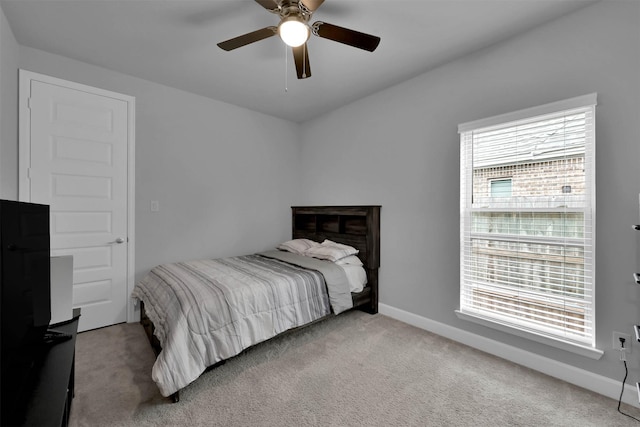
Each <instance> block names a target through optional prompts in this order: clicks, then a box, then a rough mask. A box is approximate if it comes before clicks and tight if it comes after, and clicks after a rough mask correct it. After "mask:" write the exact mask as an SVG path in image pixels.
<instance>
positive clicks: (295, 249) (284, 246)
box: [278, 239, 320, 255]
mask: <svg viewBox="0 0 640 427" xmlns="http://www.w3.org/2000/svg"><path fill="white" fill-rule="evenodd" d="M314 246H320V243H318V242H314V241H313V240H309V239H293V240H287V241H286V242H283V243H280V244H279V245H278V249H280V250H281V251H287V252H291V253H294V254H298V255H304V253H305V251H307V250H308V249H310V248H313V247H314Z"/></svg>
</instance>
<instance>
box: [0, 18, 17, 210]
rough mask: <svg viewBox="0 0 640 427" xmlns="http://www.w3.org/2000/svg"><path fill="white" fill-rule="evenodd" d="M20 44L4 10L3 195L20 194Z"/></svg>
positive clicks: (0, 65) (0, 92)
mask: <svg viewBox="0 0 640 427" xmlns="http://www.w3.org/2000/svg"><path fill="white" fill-rule="evenodd" d="M17 68H18V44H17V43H16V39H15V38H14V37H13V33H12V32H11V28H9V23H8V22H7V19H6V18H5V16H4V13H1V11H0V141H1V142H2V143H1V144H0V198H2V199H12V200H14V199H16V198H17V197H18V164H17V161H16V159H17V157H18V144H17V140H18V85H17V78H18V71H17Z"/></svg>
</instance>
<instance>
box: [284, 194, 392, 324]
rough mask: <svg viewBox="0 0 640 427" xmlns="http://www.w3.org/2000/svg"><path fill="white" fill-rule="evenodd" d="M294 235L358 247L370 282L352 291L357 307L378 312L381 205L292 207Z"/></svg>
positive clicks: (297, 237) (295, 236)
mask: <svg viewBox="0 0 640 427" xmlns="http://www.w3.org/2000/svg"><path fill="white" fill-rule="evenodd" d="M291 214H292V218H291V225H292V228H293V230H292V238H294V239H311V240H315V241H316V242H322V241H323V240H324V239H329V240H333V241H334V242H338V243H343V244H345V245H349V246H353V247H355V248H356V249H358V250H359V251H360V252H359V253H358V257H359V258H360V259H361V260H362V263H363V264H364V268H365V270H366V271H367V285H366V287H365V288H364V290H363V291H362V292H359V293H357V294H352V297H353V305H354V307H359V308H362V309H363V310H366V311H367V312H369V313H372V314H374V313H377V312H378V268H379V267H380V206H292V207H291Z"/></svg>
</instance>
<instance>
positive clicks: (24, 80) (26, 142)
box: [18, 69, 137, 322]
mask: <svg viewBox="0 0 640 427" xmlns="http://www.w3.org/2000/svg"><path fill="white" fill-rule="evenodd" d="M33 80H35V81H39V82H43V83H48V84H51V85H57V86H62V87H66V88H69V89H75V90H79V91H83V92H87V93H91V94H95V95H100V96H106V97H109V98H114V99H118V100H120V101H124V102H126V103H127V120H128V126H127V127H128V129H127V141H128V142H127V145H128V147H127V266H126V274H127V295H131V292H133V287H134V285H135V235H136V234H135V176H136V175H135V136H136V132H135V124H136V121H135V97H133V96H130V95H124V94H121V93H117V92H112V91H108V90H104V89H99V88H95V87H92V86H87V85H83V84H80V83H75V82H71V81H68V80H63V79H59V78H56V77H52V76H48V75H45V74H39V73H35V72H32V71H28V70H24V69H20V70H19V90H18V99H19V105H18V200H20V201H23V202H29V201H30V200H29V199H30V194H29V188H30V185H29V165H30V164H31V115H30V114H29V97H30V95H31V81H33ZM126 310H127V322H135V321H136V320H137V319H136V318H135V317H136V312H135V305H134V303H133V300H132V299H131V298H127V307H126Z"/></svg>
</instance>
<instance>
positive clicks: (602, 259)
mask: <svg viewBox="0 0 640 427" xmlns="http://www.w3.org/2000/svg"><path fill="white" fill-rule="evenodd" d="M639 18H640V3H638V2H631V1H616V2H600V3H597V4H595V5H593V6H590V7H587V8H585V9H582V10H580V11H578V12H577V13H575V14H572V15H569V16H566V17H564V18H562V19H560V20H557V21H555V22H552V23H550V24H548V25H545V26H544V27H541V28H538V29H536V30H534V31H531V32H529V33H527V34H524V35H522V36H520V37H517V38H515V39H512V40H510V41H508V42H505V43H500V44H498V45H495V46H493V47H492V48H489V49H486V50H483V51H480V52H476V53H474V54H472V55H469V56H466V57H464V58H462V59H460V60H458V61H455V62H452V63H449V64H447V65H445V66H443V67H440V68H438V69H434V70H431V71H430V72H427V73H425V74H423V75H421V76H418V77H416V78H414V79H412V80H409V81H406V82H404V83H402V84H399V85H397V86H395V87H392V88H390V89H387V90H384V91H382V92H380V93H377V94H374V95H372V96H369V97H367V98H365V99H362V100H360V101H358V102H356V103H353V104H351V105H348V106H346V107H343V108H341V109H339V110H336V111H333V112H331V113H329V114H326V115H325V116H323V117H320V118H317V119H314V120H313V121H310V122H307V123H305V124H304V126H303V139H302V165H303V167H304V170H305V174H304V178H305V179H304V183H303V186H302V187H303V188H304V189H305V194H302V195H301V196H300V198H299V203H303V204H304V203H310V204H339V203H374V204H381V205H382V213H381V224H382V230H381V236H382V237H381V238H382V242H381V252H382V254H381V263H382V267H381V270H380V301H381V302H382V303H383V304H387V305H389V306H392V307H395V308H399V309H402V310H405V311H408V312H410V313H413V314H417V315H419V316H422V317H425V318H428V319H432V320H435V321H437V322H441V323H443V324H445V325H449V326H452V327H455V328H461V329H463V330H466V331H470V332H472V333H474V334H479V335H481V336H485V337H488V338H491V339H494V340H498V341H502V342H504V343H508V344H509V345H512V346H516V347H518V348H522V349H524V350H527V351H530V352H533V353H536V354H540V355H543V356H545V357H548V358H551V359H554V360H557V361H560V362H564V363H567V364H570V365H574V366H577V367H580V368H583V369H586V370H589V371H592V372H594V373H598V374H601V375H605V376H608V377H610V378H616V379H617V378H619V377H620V374H621V369H622V366H621V364H620V362H619V361H618V356H619V355H618V354H617V352H614V351H613V350H609V349H610V347H611V342H612V339H611V333H612V331H614V330H617V331H623V332H625V333H629V334H632V333H633V329H632V325H633V324H634V323H635V322H640V293H639V291H638V286H637V285H635V283H634V282H633V280H632V273H633V272H635V271H638V269H639V268H640V262H639V257H638V247H639V243H640V233H637V232H633V231H632V229H631V227H630V225H631V224H635V223H638V220H639V219H638V216H639V212H638V193H639V192H640V175H639V174H638V166H637V165H638V162H640V131H639V123H640V120H639V119H640V117H639V112H640V78H639V76H640V26H639V22H640V19H639ZM592 92H597V93H598V102H599V105H598V107H597V112H596V117H597V122H596V138H597V142H596V144H597V160H596V163H597V164H596V171H597V172H596V173H597V230H596V238H597V253H596V268H597V270H596V281H597V283H596V287H597V291H596V298H597V302H596V304H597V305H596V319H597V331H596V333H597V346H598V348H600V349H603V350H609V351H608V352H607V353H606V354H605V356H603V358H602V359H601V360H600V361H593V360H590V359H586V358H584V357H582V356H577V355H575V354H573V353H567V352H564V351H562V350H557V349H554V348H550V347H547V346H544V345H541V344H537V343H534V342H530V341H528V340H525V339H521V338H516V337H514V336H511V335H508V334H504V333H501V332H498V331H494V330H492V329H488V328H484V327H481V326H478V325H475V324H470V323H468V322H465V321H462V320H459V319H458V318H457V317H456V316H455V315H454V310H455V309H457V308H458V307H459V291H458V290H459V276H460V274H459V261H458V260H459V182H460V179H459V170H460V167H459V139H458V134H457V125H458V124H459V123H464V122H467V121H471V120H475V119H480V118H484V117H490V116H493V115H497V114H501V113H506V112H510V111H514V110H518V109H522V108H527V107H531V106H536V105H540V104H545V103H548V102H553V101H558V100H562V99H566V98H570V97H574V96H578V95H585V94H588V93H592ZM329 165H330V168H329V167H328V166H329ZM635 354H636V356H634V357H632V358H631V361H630V366H631V367H632V368H633V369H635V370H637V367H638V359H640V356H638V355H640V347H637V349H636V350H635ZM633 375H637V372H636V373H634V374H633ZM636 378H637V376H636Z"/></svg>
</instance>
